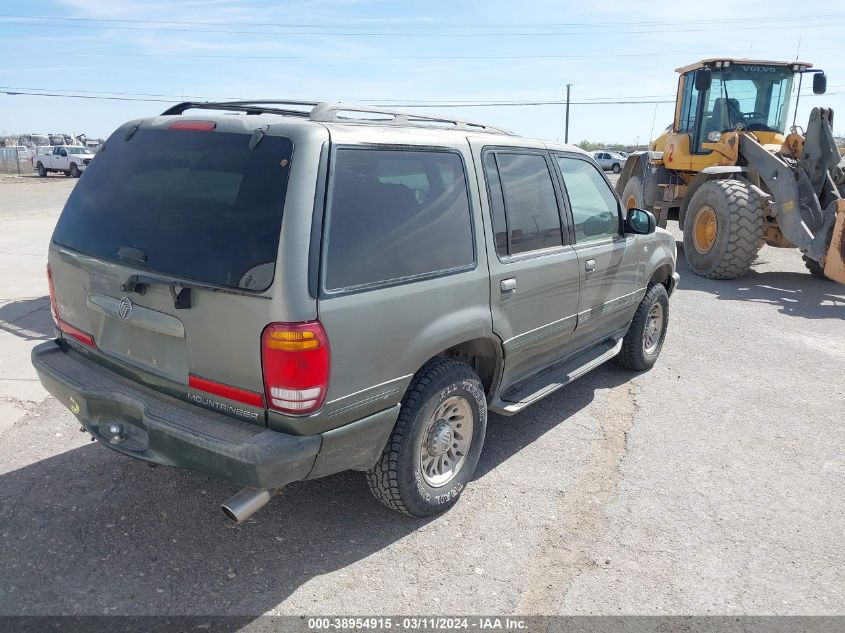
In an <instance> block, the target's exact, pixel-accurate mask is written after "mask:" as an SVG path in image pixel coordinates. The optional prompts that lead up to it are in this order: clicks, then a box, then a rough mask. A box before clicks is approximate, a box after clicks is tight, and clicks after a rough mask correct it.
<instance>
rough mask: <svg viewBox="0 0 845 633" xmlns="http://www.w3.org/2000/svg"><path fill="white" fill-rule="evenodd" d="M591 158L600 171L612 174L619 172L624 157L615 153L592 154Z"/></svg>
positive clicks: (623, 163)
mask: <svg viewBox="0 0 845 633" xmlns="http://www.w3.org/2000/svg"><path fill="white" fill-rule="evenodd" d="M593 158H595V159H596V162H597V163H598V164H599V166H600V167H601V168H602V169H604V170H605V171H612V172H613V173H614V174H618V173H619V172H621V171H622V167H623V166H624V165H625V157H624V156H622V155H621V154H618V153H617V152H593Z"/></svg>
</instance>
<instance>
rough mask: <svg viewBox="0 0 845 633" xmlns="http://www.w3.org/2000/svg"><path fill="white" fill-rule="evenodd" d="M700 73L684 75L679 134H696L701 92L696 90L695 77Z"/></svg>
mask: <svg viewBox="0 0 845 633" xmlns="http://www.w3.org/2000/svg"><path fill="white" fill-rule="evenodd" d="M697 72H698V71H697V70H694V71H692V72H689V73H687V74H686V75H683V78H682V80H683V84H684V86H683V92H682V94H681V117H680V119H679V120H678V132H680V133H681V134H693V135H694V134H695V122H696V120H697V119H696V115H697V114H698V97H699V92H698V90H696V89H695V75H696V73H697Z"/></svg>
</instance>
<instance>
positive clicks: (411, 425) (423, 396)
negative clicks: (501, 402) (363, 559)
mask: <svg viewBox="0 0 845 633" xmlns="http://www.w3.org/2000/svg"><path fill="white" fill-rule="evenodd" d="M467 427H471V428H470V430H469V431H468V432H467ZM486 428H487V399H486V396H485V393H484V387H483V386H482V384H481V381H480V380H479V379H478V376H477V375H476V373H475V372H474V371H473V370H472V368H471V367H469V365H466V364H465V363H461V362H458V361H455V360H450V359H445V358H436V359H434V360H431V361H429V362H428V363H426V365H425V366H424V367H423V368H422V369H420V371H419V372H417V375H416V376H415V377H414V379H413V380H412V381H411V385H410V387H408V391H407V392H406V393H405V397H404V398H403V399H402V408H401V410H400V412H399V418H398V419H397V420H396V425H395V426H394V428H393V433H392V434H391V435H390V439H388V441H387V446H385V448H384V451H383V452H382V455H381V458H380V459H379V461H378V462H377V463H376V465H375V466H373V468H372V469H371V470H370V471H369V472H367V484H368V485H369V487H370V491H371V492H372V493H373V495H374V496H375V498H376V499H378V500H379V501H380V502H381V503H383V504H384V505H386V506H387V507H388V508H390V509H391V510H396V511H397V512H402V513H403V514H408V515H410V516H415V517H424V516H429V515H432V514H437V513H439V512H443V511H445V510H447V509H449V508H450V507H452V506H453V505H454V504H455V503H456V502H457V500H458V497H459V496H460V494H461V492H462V491H463V489H464V488H465V487H466V485H467V484H468V483H469V482H470V480H471V479H472V475H473V472H474V471H475V466H476V464H477V463H478V457H479V455H480V454H481V447H482V445H483V444H484V434H485V431H486ZM462 430H463V431H464V433H463V434H462V433H461V431H462ZM450 460H451V461H450Z"/></svg>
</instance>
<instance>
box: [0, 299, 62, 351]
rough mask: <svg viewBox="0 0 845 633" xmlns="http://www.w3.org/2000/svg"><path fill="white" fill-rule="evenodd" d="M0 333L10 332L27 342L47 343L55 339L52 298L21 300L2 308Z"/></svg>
mask: <svg viewBox="0 0 845 633" xmlns="http://www.w3.org/2000/svg"><path fill="white" fill-rule="evenodd" d="M0 331H4V332H9V333H10V334H14V335H15V336H19V337H21V338H23V339H25V340H27V341H46V340H47V339H50V338H53V336H54V333H53V317H52V316H51V315H50V297H48V296H43V297H37V298H34V299H20V300H18V301H11V302H9V303H6V304H3V305H2V306H0Z"/></svg>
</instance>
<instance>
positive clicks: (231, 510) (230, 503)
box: [221, 488, 276, 523]
mask: <svg viewBox="0 0 845 633" xmlns="http://www.w3.org/2000/svg"><path fill="white" fill-rule="evenodd" d="M275 492H276V491H275V490H266V489H264V488H244V489H243V490H241V491H240V492H238V493H236V494H234V495H232V496H231V497H229V498H228V499H227V500H226V501H225V502H223V505H222V506H221V507H222V508H223V513H224V514H225V515H226V516H227V517H229V518H230V519H232V521H234V522H235V523H243V522H244V521H246V520H247V519H248V518H249V517H251V516H252V515H253V514H255V513H256V512H258V511H259V510H260V509H261V508H263V507H264V506H265V505H267V502H268V501H270V499H272V498H273V495H274V494H275Z"/></svg>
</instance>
